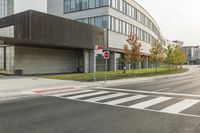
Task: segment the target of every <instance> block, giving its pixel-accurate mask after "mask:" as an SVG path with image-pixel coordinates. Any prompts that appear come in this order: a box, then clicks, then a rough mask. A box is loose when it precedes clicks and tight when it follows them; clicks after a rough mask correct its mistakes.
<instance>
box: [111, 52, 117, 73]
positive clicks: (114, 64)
mask: <svg viewBox="0 0 200 133" xmlns="http://www.w3.org/2000/svg"><path fill="white" fill-rule="evenodd" d="M110 69H111V71H116V70H117V58H116V52H110Z"/></svg>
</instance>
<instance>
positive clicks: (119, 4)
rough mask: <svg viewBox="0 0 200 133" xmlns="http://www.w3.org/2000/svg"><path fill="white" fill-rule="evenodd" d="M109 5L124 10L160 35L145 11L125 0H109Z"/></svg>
mask: <svg viewBox="0 0 200 133" xmlns="http://www.w3.org/2000/svg"><path fill="white" fill-rule="evenodd" d="M109 6H110V7H112V8H114V9H116V10H118V11H120V12H122V13H123V14H125V15H127V16H129V17H131V18H133V19H135V20H136V21H138V22H140V23H141V24H143V25H144V26H146V27H148V28H149V29H150V30H152V31H153V32H154V33H155V34H156V35H158V36H160V35H159V31H158V29H157V28H156V26H155V25H154V24H153V22H152V21H151V20H150V19H149V18H147V17H146V16H145V15H144V14H143V13H141V12H140V11H139V10H137V9H136V8H135V7H133V6H132V5H131V4H129V3H128V2H127V1H125V0H109Z"/></svg>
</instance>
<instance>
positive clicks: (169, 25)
mask: <svg viewBox="0 0 200 133" xmlns="http://www.w3.org/2000/svg"><path fill="white" fill-rule="evenodd" d="M136 1H137V2H138V3H140V4H141V5H142V6H143V7H144V8H145V9H146V10H147V11H148V12H149V13H150V14H151V15H152V16H153V17H154V18H155V20H156V21H157V23H158V25H159V26H160V29H161V32H162V34H163V36H164V37H165V38H166V39H169V40H181V41H184V42H185V44H184V45H197V44H200V17H199V15H200V8H199V5H200V0H136ZM27 9H34V10H39V11H43V12H45V11H46V0H15V12H19V11H24V10H27Z"/></svg>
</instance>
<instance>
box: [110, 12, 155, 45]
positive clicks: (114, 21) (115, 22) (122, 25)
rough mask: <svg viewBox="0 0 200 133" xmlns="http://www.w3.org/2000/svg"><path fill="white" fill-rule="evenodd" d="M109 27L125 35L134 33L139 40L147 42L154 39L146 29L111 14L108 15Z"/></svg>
mask: <svg viewBox="0 0 200 133" xmlns="http://www.w3.org/2000/svg"><path fill="white" fill-rule="evenodd" d="M109 29H110V30H112V31H115V32H118V33H121V34H125V35H130V34H131V33H133V34H136V35H137V36H138V38H139V39H140V40H141V41H144V42H147V43H149V44H151V43H152V42H153V41H154V40H155V38H154V37H153V36H151V35H150V34H149V33H147V32H146V31H144V30H142V29H140V28H138V27H136V26H134V25H132V24H129V23H127V22H125V21H123V20H120V19H118V18H115V17H112V16H109Z"/></svg>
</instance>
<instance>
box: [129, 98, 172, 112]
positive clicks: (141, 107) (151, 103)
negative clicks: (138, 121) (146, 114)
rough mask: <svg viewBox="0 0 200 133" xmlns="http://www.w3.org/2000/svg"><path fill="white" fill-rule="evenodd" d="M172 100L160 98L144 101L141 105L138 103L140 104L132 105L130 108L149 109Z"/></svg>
mask: <svg viewBox="0 0 200 133" xmlns="http://www.w3.org/2000/svg"><path fill="white" fill-rule="evenodd" d="M170 99H171V97H158V98H154V99H151V100H148V101H144V102H141V103H138V104H134V105H131V106H129V107H130V108H136V109H145V108H147V107H150V106H153V105H156V104H158V103H161V102H164V101H167V100H170Z"/></svg>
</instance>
